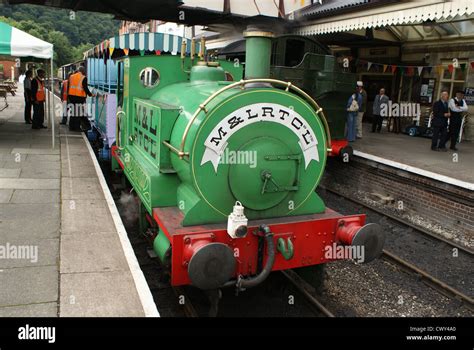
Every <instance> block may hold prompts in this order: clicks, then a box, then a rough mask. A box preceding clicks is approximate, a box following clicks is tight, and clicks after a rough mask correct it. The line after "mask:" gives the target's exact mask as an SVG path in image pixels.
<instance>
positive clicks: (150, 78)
mask: <svg viewBox="0 0 474 350" xmlns="http://www.w3.org/2000/svg"><path fill="white" fill-rule="evenodd" d="M140 81H141V83H142V84H143V86H144V87H146V88H149V89H150V88H154V87H155V86H157V85H158V84H159V83H160V74H159V73H158V71H157V70H156V69H155V68H152V67H147V68H145V69H143V70H142V71H141V72H140Z"/></svg>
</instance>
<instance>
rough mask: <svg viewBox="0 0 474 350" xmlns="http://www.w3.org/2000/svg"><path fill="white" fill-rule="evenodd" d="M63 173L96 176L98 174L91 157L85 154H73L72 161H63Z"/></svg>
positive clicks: (75, 175) (68, 175)
mask: <svg viewBox="0 0 474 350" xmlns="http://www.w3.org/2000/svg"><path fill="white" fill-rule="evenodd" d="M61 173H62V176H65V177H87V178H95V177H96V176H97V175H96V173H95V169H94V167H93V164H92V161H91V160H90V159H84V157H83V156H71V162H70V163H69V162H61Z"/></svg>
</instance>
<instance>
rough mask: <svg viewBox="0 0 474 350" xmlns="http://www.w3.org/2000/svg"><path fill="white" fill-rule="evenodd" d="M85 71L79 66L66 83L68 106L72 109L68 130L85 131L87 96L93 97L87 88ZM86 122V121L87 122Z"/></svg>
mask: <svg viewBox="0 0 474 350" xmlns="http://www.w3.org/2000/svg"><path fill="white" fill-rule="evenodd" d="M85 74H86V69H85V68H84V67H83V66H80V67H79V69H78V70H77V72H76V73H74V74H72V75H71V76H70V77H69V81H68V93H67V95H68V105H69V106H70V107H71V108H72V109H73V111H72V113H71V118H70V119H69V130H71V131H81V128H82V130H85V129H86V127H85V125H86V124H88V123H86V119H87V113H86V99H87V96H90V97H93V96H95V95H94V94H92V93H91V92H90V91H89V88H88V86H87V77H86V75H85ZM87 121H88V120H87Z"/></svg>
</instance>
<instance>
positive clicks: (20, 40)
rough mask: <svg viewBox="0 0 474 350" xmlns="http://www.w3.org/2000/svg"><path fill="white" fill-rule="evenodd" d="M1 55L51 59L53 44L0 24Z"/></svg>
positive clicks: (5, 24) (2, 23)
mask: <svg viewBox="0 0 474 350" xmlns="http://www.w3.org/2000/svg"><path fill="white" fill-rule="evenodd" d="M0 55H3V56H13V57H36V58H43V59H51V58H52V57H53V44H50V43H48V42H46V41H43V40H41V39H38V38H36V37H34V36H33V35H30V34H28V33H25V32H23V31H21V30H19V29H17V28H15V27H12V26H10V25H9V24H7V23H4V22H0Z"/></svg>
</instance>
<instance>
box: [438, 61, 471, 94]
mask: <svg viewBox="0 0 474 350" xmlns="http://www.w3.org/2000/svg"><path fill="white" fill-rule="evenodd" d="M443 63H444V64H443V70H442V73H441V80H440V85H439V90H438V95H439V94H440V93H441V91H443V90H447V91H448V92H449V96H454V94H455V93H456V91H458V90H464V85H465V81H466V76H467V71H468V69H469V68H468V64H467V62H465V61H459V68H454V69H452V71H451V72H450V71H449V68H448V64H446V63H445V62H443ZM449 64H451V62H450V63H449ZM461 64H464V67H465V68H464V70H463V69H461Z"/></svg>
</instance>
